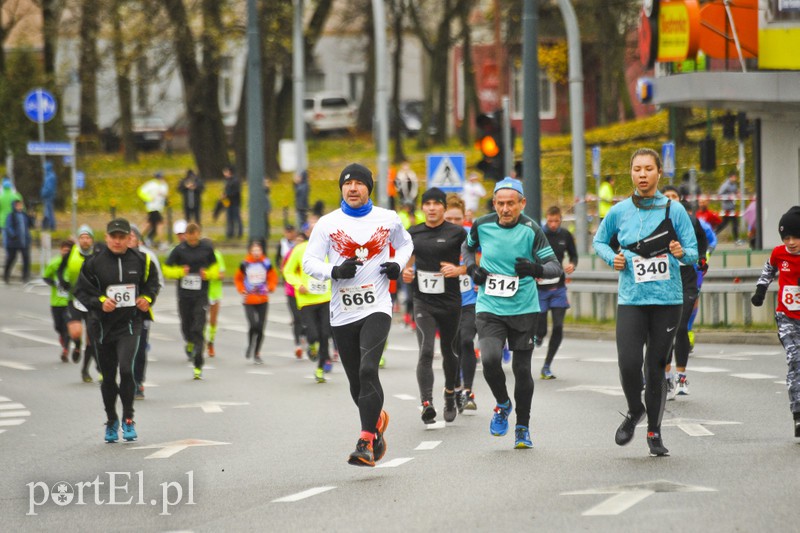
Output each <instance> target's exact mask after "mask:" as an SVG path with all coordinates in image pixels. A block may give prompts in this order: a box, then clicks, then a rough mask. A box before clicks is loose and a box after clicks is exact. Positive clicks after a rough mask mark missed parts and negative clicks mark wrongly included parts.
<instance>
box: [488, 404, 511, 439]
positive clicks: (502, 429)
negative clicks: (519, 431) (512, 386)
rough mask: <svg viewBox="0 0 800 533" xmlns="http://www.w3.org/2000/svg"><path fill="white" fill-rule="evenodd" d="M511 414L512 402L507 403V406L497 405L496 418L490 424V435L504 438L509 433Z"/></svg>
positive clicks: (493, 417)
mask: <svg viewBox="0 0 800 533" xmlns="http://www.w3.org/2000/svg"><path fill="white" fill-rule="evenodd" d="M509 414H511V400H507V401H506V405H501V404H499V403H498V404H497V407H495V408H494V416H492V421H491V423H489V433H491V434H492V435H494V436H495V437H502V436H503V435H505V434H506V433H508V415H509Z"/></svg>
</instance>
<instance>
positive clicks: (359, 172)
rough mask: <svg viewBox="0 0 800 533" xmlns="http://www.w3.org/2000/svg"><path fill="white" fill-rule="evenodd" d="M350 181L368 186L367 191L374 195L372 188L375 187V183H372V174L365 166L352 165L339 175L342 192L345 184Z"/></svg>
mask: <svg viewBox="0 0 800 533" xmlns="http://www.w3.org/2000/svg"><path fill="white" fill-rule="evenodd" d="M348 180H358V181H360V182H361V183H363V184H364V185H366V186H367V190H369V193H370V194H372V186H373V185H374V182H373V181H372V172H371V171H370V169H368V168H367V167H365V166H364V165H359V164H358V163H350V164H349V165H347V166H346V167H344V170H342V173H341V174H340V175H339V190H342V186H343V185H344V182H346V181H348Z"/></svg>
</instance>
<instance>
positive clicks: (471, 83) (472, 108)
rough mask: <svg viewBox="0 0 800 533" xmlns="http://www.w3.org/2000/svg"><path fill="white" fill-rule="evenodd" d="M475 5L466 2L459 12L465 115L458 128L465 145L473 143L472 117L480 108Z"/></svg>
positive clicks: (459, 135)
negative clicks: (473, 26)
mask: <svg viewBox="0 0 800 533" xmlns="http://www.w3.org/2000/svg"><path fill="white" fill-rule="evenodd" d="M473 6H474V1H473V0H468V1H466V2H464V3H463V5H462V6H461V11H460V12H459V14H458V17H459V21H460V23H461V43H462V51H463V61H464V117H463V120H462V121H461V127H460V128H459V130H458V137H459V140H460V141H461V144H463V145H465V146H468V145H469V144H471V143H470V132H471V131H472V118H473V117H477V116H478V111H479V110H480V103H479V100H478V90H477V86H476V83H475V66H474V64H473V63H472V31H471V29H470V24H469V16H470V12H471V11H472V8H473Z"/></svg>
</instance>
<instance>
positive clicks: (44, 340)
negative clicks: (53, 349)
mask: <svg viewBox="0 0 800 533" xmlns="http://www.w3.org/2000/svg"><path fill="white" fill-rule="evenodd" d="M0 333H5V334H6V335H11V336H12V337H19V338H21V339H26V340H29V341H35V342H41V343H42V344H49V345H50V346H58V347H59V348H60V347H61V344H59V343H58V342H56V341H54V340H53V339H50V338H46V337H40V336H38V335H30V334H29V333H23V332H22V331H21V328H14V329H11V328H0Z"/></svg>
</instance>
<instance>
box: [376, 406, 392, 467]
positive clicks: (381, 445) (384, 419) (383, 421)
mask: <svg viewBox="0 0 800 533" xmlns="http://www.w3.org/2000/svg"><path fill="white" fill-rule="evenodd" d="M388 426H389V413H387V412H386V411H384V410H383V409H381V416H380V417H378V426H377V428H376V431H375V440H374V441H372V453H373V456H374V458H375V461H380V460H381V459H383V456H384V455H386V439H385V438H384V437H383V433H384V432H385V431H386V428H387V427H388Z"/></svg>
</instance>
